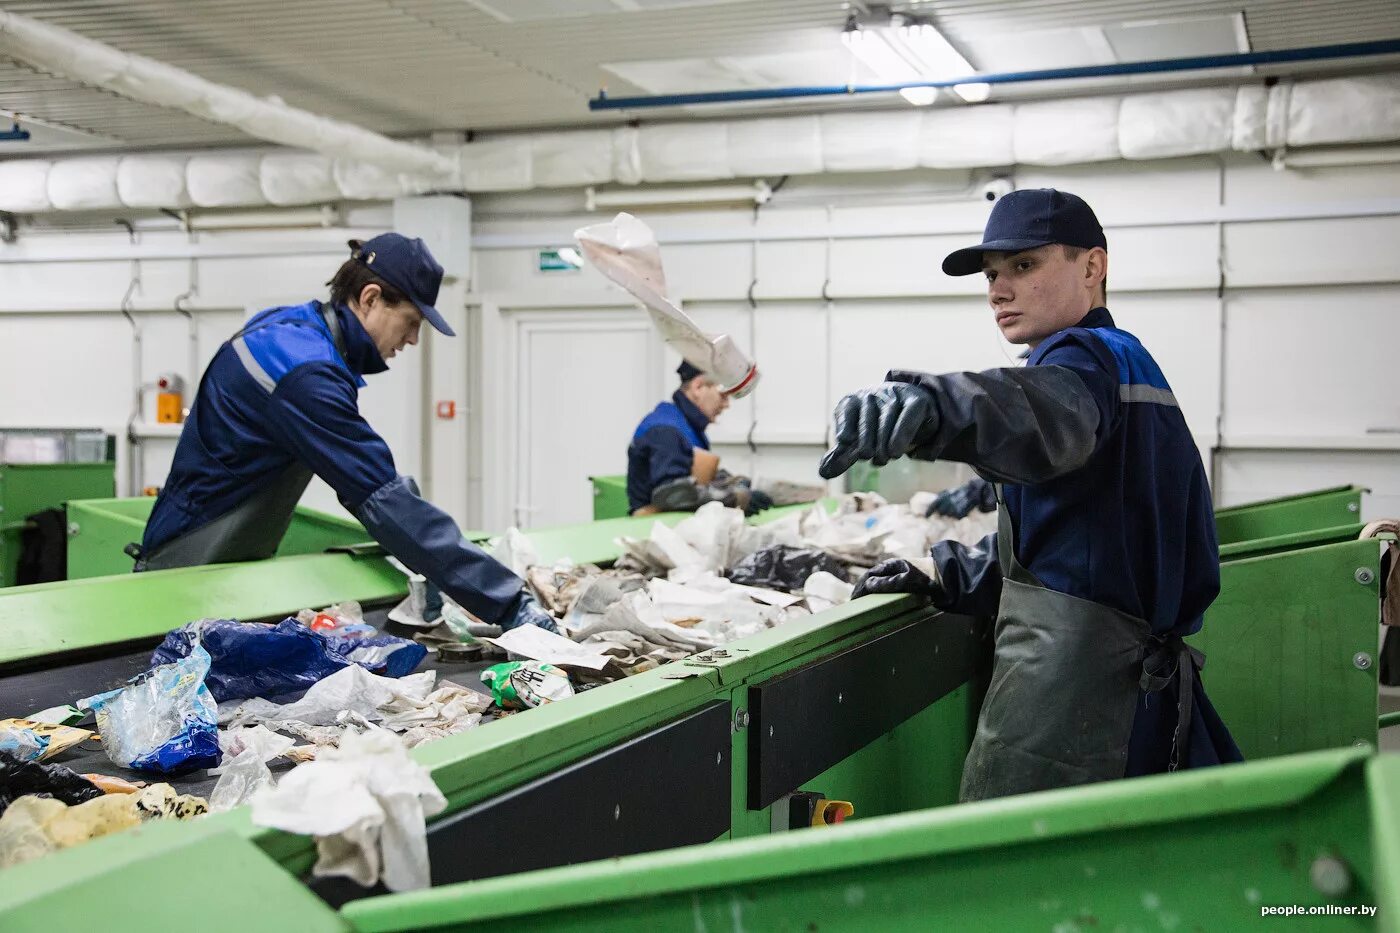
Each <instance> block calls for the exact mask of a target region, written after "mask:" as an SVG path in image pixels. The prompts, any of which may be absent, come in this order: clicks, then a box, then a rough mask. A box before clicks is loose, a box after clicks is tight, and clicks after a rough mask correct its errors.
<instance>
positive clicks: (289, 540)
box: [68, 496, 370, 580]
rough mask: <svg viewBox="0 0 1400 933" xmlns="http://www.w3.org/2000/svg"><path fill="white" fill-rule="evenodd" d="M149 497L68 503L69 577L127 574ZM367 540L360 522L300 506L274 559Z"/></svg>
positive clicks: (151, 503)
mask: <svg viewBox="0 0 1400 933" xmlns="http://www.w3.org/2000/svg"><path fill="white" fill-rule="evenodd" d="M155 503H156V500H155V499H154V498H151V497H149V496H143V497H139V498H135V499H87V500H81V501H70V502H69V503H68V522H69V538H68V579H70V580H83V579H87V578H88V577H105V576H109V575H111V574H115V573H130V572H131V558H130V557H129V556H127V554H126V553H125V551H124V549H125V547H126V546H127V545H128V544H130V543H132V542H140V540H141V535H142V533H143V532H144V531H145V529H146V520H147V519H148V518H150V516H151V509H153V508H155ZM368 540H370V536H369V533H368V532H366V531H365V529H364V527H363V526H361V525H360V523H359V522H357V521H354V520H352V519H348V518H340V517H339V516H335V515H328V514H327V513H325V512H318V511H317V510H315V509H310V508H307V507H306V506H304V505H299V506H297V507H296V510H295V511H294V512H293V513H292V523H291V524H290V525H289V526H288V527H287V533H286V534H285V535H284V536H283V537H282V543H281V545H280V546H279V547H278V548H277V554H276V556H277V557H289V556H294V555H298V554H319V553H320V552H322V551H325V550H327V549H328V548H332V547H343V546H347V545H351V544H359V543H361V542H365V541H368Z"/></svg>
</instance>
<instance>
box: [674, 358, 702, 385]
mask: <svg viewBox="0 0 1400 933" xmlns="http://www.w3.org/2000/svg"><path fill="white" fill-rule="evenodd" d="M676 375H678V376H680V377H681V385H685V384H686V383H687V382H689V381H690V380H692V379H694V378H695V377H696V376H703V375H705V371H704V370H702V369H697V368H696V367H694V366H692V365H691V364H690V360H681V365H679V366H677V367H676Z"/></svg>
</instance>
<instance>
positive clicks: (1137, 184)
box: [1015, 158, 1220, 248]
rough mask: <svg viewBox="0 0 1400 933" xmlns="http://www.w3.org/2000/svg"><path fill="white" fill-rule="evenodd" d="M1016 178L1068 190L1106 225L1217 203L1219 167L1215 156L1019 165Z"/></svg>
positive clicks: (1030, 184)
mask: <svg viewBox="0 0 1400 933" xmlns="http://www.w3.org/2000/svg"><path fill="white" fill-rule="evenodd" d="M1015 178H1016V187H1018V188H1046V187H1051V188H1060V189H1062V190H1064V191H1072V192H1073V193H1075V194H1077V195H1079V196H1080V197H1081V198H1084V199H1085V200H1086V201H1088V202H1089V205H1090V206H1091V207H1093V209H1094V213H1095V214H1096V215H1097V216H1098V218H1099V222H1100V223H1102V224H1103V225H1104V226H1105V227H1113V226H1115V225H1117V224H1124V223H1142V222H1149V223H1150V222H1152V221H1153V220H1156V219H1159V218H1160V217H1162V215H1164V214H1165V215H1168V216H1170V215H1172V214H1175V213H1178V212H1180V211H1200V210H1206V209H1211V208H1214V207H1215V206H1216V205H1218V204H1219V203H1220V167H1219V163H1218V162H1217V161H1216V160H1215V159H1214V158H1191V159H1169V160H1161V161H1153V162H1102V163H1098V164H1095V165H1065V166H1057V167H1055V168H1027V167H1021V168H1018V169H1017V170H1016V173H1015ZM1109 245H1110V248H1111V247H1112V240H1111V239H1110V241H1109Z"/></svg>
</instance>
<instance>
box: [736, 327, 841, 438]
mask: <svg viewBox="0 0 1400 933" xmlns="http://www.w3.org/2000/svg"><path fill="white" fill-rule="evenodd" d="M753 322H754V334H755V340H754V351H753V352H754V358H755V359H756V360H757V361H758V365H759V369H760V371H761V372H762V374H763V381H762V382H760V383H759V384H758V388H757V389H756V390H754V393H753V395H752V399H753V417H754V419H755V428H754V438H755V440H756V441H758V442H776V443H793V442H795V441H808V442H815V443H821V441H822V439H823V438H824V437H825V436H826V422H827V417H828V414H827V412H826V411H825V410H823V409H824V406H823V404H822V402H823V400H824V399H825V398H826V381H827V342H826V309H825V307H824V306H823V304H822V303H821V302H811V303H805V304H798V303H779V302H765V303H762V304H760V305H759V306H758V309H757V310H756V311H755V312H754V317H753Z"/></svg>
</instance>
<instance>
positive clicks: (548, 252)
mask: <svg viewBox="0 0 1400 933" xmlns="http://www.w3.org/2000/svg"><path fill="white" fill-rule="evenodd" d="M582 268H583V256H581V255H580V254H579V251H578V247H576V246H560V247H558V248H557V249H542V250H540V252H539V270H540V271H541V272H577V271H578V270H580V269H582Z"/></svg>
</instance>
